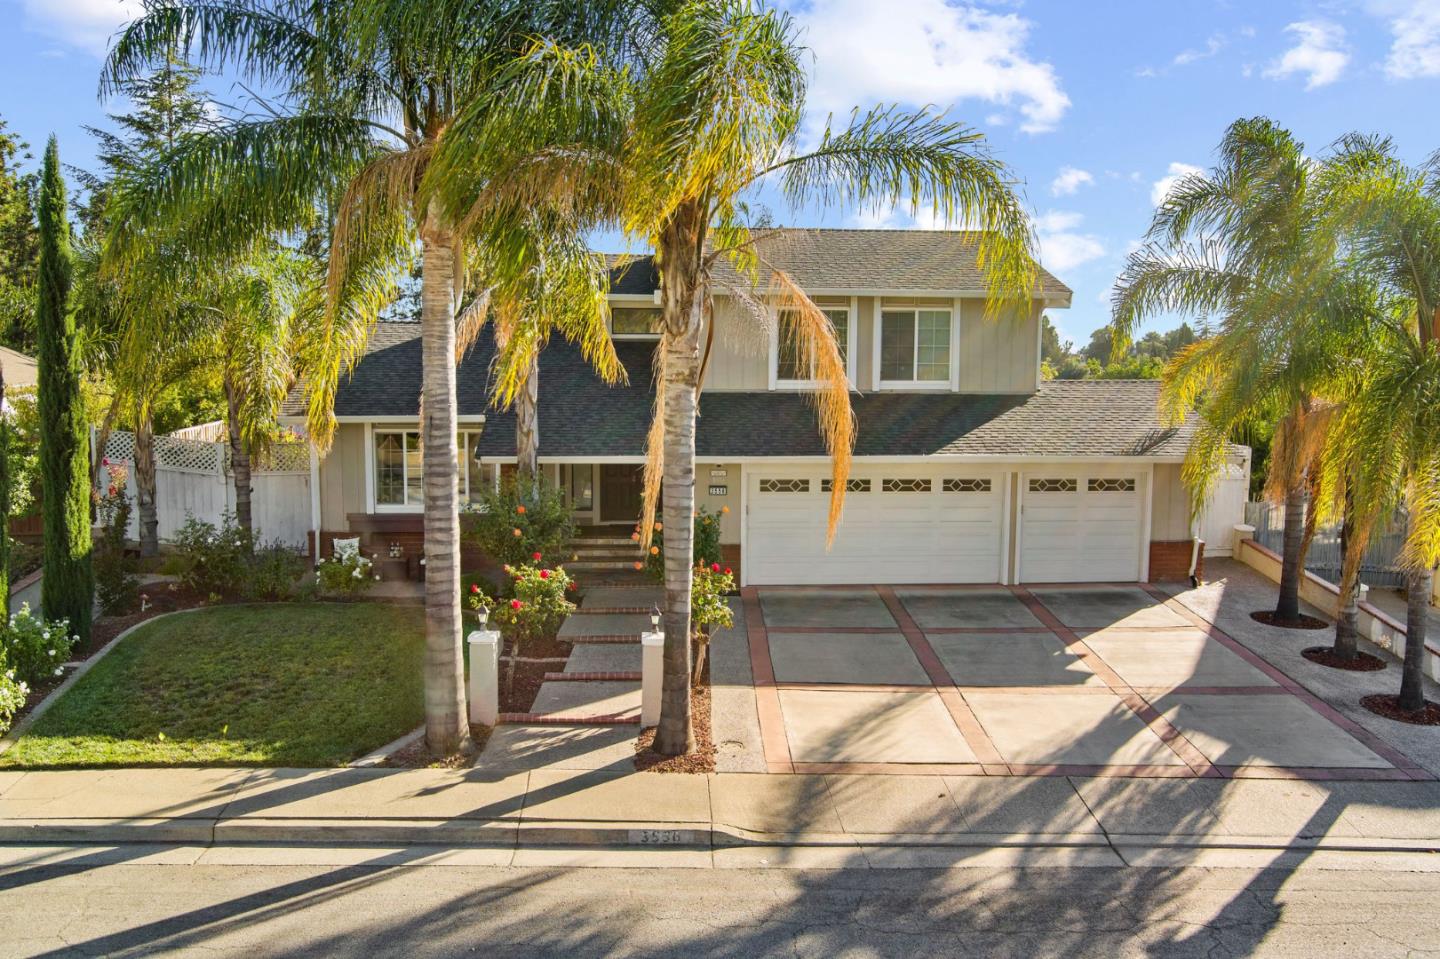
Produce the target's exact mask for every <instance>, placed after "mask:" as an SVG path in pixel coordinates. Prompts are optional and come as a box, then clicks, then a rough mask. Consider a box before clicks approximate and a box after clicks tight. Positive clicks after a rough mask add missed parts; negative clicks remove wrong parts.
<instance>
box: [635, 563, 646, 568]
mask: <svg viewBox="0 0 1440 959" xmlns="http://www.w3.org/2000/svg"><path fill="white" fill-rule="evenodd" d="M635 568H636V569H644V568H645V564H644V563H636V564H635Z"/></svg>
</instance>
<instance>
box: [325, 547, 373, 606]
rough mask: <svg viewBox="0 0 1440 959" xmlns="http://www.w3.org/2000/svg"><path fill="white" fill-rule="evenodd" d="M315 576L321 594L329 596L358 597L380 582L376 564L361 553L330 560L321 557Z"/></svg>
mask: <svg viewBox="0 0 1440 959" xmlns="http://www.w3.org/2000/svg"><path fill="white" fill-rule="evenodd" d="M315 575H316V580H317V581H318V582H319V584H320V592H322V593H324V594H326V595H327V596H358V595H359V594H361V593H364V592H366V591H367V590H369V589H370V588H371V587H372V586H374V585H375V584H376V583H377V582H379V581H380V574H379V573H377V572H375V564H374V563H372V562H371V561H370V559H369V558H368V557H366V556H361V555H360V554H359V553H355V554H353V555H350V556H346V557H343V558H341V557H334V558H332V559H329V560H327V559H325V558H324V557H321V559H320V561H319V562H318V563H316V564H315Z"/></svg>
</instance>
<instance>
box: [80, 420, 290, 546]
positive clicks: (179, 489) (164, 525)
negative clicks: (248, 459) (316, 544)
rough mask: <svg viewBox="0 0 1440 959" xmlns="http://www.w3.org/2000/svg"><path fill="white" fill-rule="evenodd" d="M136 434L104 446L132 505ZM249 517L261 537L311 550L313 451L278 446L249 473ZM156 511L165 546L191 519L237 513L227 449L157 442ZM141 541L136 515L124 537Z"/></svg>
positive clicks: (173, 439)
mask: <svg viewBox="0 0 1440 959" xmlns="http://www.w3.org/2000/svg"><path fill="white" fill-rule="evenodd" d="M134 457H135V434H134V433H129V432H126V431H123V430H116V431H114V432H112V433H111V434H110V439H109V441H108V442H107V443H106V445H105V453H104V458H105V459H106V460H108V461H109V462H110V463H112V464H117V465H120V466H123V467H124V468H125V470H126V473H127V475H128V476H129V477H131V479H130V480H129V484H130V498H131V502H132V504H133V503H134V490H135V485H134V478H133V477H134V475H135V462H134ZM250 485H251V489H252V492H251V496H250V502H251V512H252V518H253V522H254V526H255V531H256V535H257V537H258V538H259V539H260V540H261V541H263V542H270V541H272V540H279V541H281V542H283V543H285V544H286V545H288V546H292V547H294V548H295V549H297V550H303V549H305V548H306V546H307V542H308V539H307V534H308V532H309V530H310V448H309V446H308V445H307V444H305V443H277V444H276V445H275V446H274V447H273V448H272V450H271V451H270V453H269V454H268V455H267V456H266V457H264V461H263V462H256V463H255V465H254V467H253V469H252V471H251V480H250ZM155 507H156V514H157V518H158V519H159V521H160V529H159V536H160V541H161V542H169V541H170V540H173V539H174V538H175V533H176V531H178V530H179V529H180V527H181V526H184V525H185V522H186V520H188V519H189V518H190V517H191V516H194V517H195V518H196V519H199V520H204V521H206V522H208V523H216V524H218V523H219V522H220V517H221V514H223V513H225V512H227V511H228V512H231V513H233V512H234V511H235V483H234V480H233V478H232V476H231V474H230V464H229V448H228V446H227V445H226V444H225V443H224V442H218V443H211V442H204V441H201V440H193V439H185V438H182V437H177V436H157V437H155ZM126 535H127V536H129V537H130V538H131V539H138V538H139V535H140V523H139V516H138V514H137V513H136V512H135V511H134V510H132V511H131V514H130V527H129V529H128V531H127V533H126Z"/></svg>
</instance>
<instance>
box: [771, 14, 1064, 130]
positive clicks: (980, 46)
mask: <svg viewBox="0 0 1440 959" xmlns="http://www.w3.org/2000/svg"><path fill="white" fill-rule="evenodd" d="M792 12H793V13H794V15H795V18H796V20H797V22H798V23H799V24H800V26H801V27H802V28H803V30H804V41H805V43H806V45H807V46H809V47H810V49H812V50H814V51H815V77H814V81H813V83H812V84H811V88H810V107H811V109H812V110H814V111H815V112H816V115H817V116H821V117H823V116H825V115H826V114H827V113H834V114H835V115H836V116H837V117H839V116H844V115H846V114H848V113H849V111H850V109H851V108H852V107H854V106H856V105H864V104H869V103H875V102H887V101H898V102H900V103H907V104H926V103H934V104H938V105H940V106H941V107H945V106H948V105H950V104H954V103H958V102H960V101H964V100H980V101H982V102H984V103H987V104H992V105H998V106H1002V107H1005V108H1007V109H1010V110H1018V112H1019V114H1020V129H1022V130H1024V131H1025V132H1027V133H1039V132H1043V131H1046V130H1051V129H1054V127H1055V126H1056V124H1058V123H1059V122H1060V119H1061V117H1063V116H1064V115H1065V111H1066V110H1067V109H1068V108H1069V106H1070V98H1069V97H1068V96H1066V95H1065V91H1064V90H1063V89H1062V88H1061V85H1060V78H1059V77H1058V76H1057V75H1056V73H1055V68H1054V67H1053V66H1052V65H1051V64H1049V63H1046V62H1043V61H1040V60H1037V59H1035V58H1033V57H1032V56H1031V55H1030V54H1029V53H1028V52H1027V50H1026V43H1027V41H1028V39H1029V34H1030V26H1031V25H1030V21H1028V20H1025V19H1024V18H1022V17H1020V16H1019V15H1018V14H1014V13H997V12H994V11H991V10H985V9H981V8H979V7H976V6H973V5H970V4H966V3H954V2H947V0H891V2H888V3H874V2H872V0H812V2H810V3H808V4H806V5H804V6H799V5H798V3H797V4H796V8H795V9H794V10H793V11H792Z"/></svg>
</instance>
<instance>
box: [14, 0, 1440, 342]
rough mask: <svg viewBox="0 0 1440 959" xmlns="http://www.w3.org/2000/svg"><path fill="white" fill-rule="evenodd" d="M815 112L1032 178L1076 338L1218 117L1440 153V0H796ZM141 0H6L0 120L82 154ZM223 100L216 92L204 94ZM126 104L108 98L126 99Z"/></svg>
mask: <svg viewBox="0 0 1440 959" xmlns="http://www.w3.org/2000/svg"><path fill="white" fill-rule="evenodd" d="M787 6H789V8H790V9H791V11H792V13H793V14H794V15H795V17H796V19H797V20H798V21H799V23H800V26H801V28H802V29H803V31H804V32H805V36H806V38H807V42H808V44H809V46H810V47H811V49H812V51H813V54H814V61H815V62H814V76H813V78H812V86H811V95H810V104H811V107H812V109H813V111H814V113H815V118H816V119H817V121H818V120H819V119H823V116H824V114H825V113H826V112H828V111H834V112H835V113H836V114H837V115H843V114H845V113H846V112H848V109H849V108H850V107H851V106H854V105H859V106H861V107H867V106H869V105H871V104H873V103H876V102H900V103H905V104H910V105H921V104H926V103H933V104H937V105H939V106H943V107H946V108H948V109H949V110H950V112H951V115H952V116H954V117H956V118H960V119H963V120H965V121H966V122H968V123H970V124H972V125H974V126H976V127H978V128H979V129H981V130H983V131H984V132H985V133H986V134H987V135H988V136H989V138H990V142H991V146H992V148H993V149H994V150H995V151H996V152H997V153H998V154H999V155H1000V156H1001V157H1002V158H1003V159H1004V160H1005V161H1006V162H1008V163H1009V164H1010V165H1011V166H1012V167H1013V168H1014V170H1015V171H1016V173H1017V174H1018V175H1019V177H1020V178H1021V179H1022V180H1023V181H1024V191H1025V195H1026V197H1027V200H1028V202H1029V204H1030V205H1031V207H1032V208H1033V209H1034V211H1035V214H1036V217H1037V224H1038V227H1039V235H1040V242H1041V249H1042V259H1043V260H1044V262H1045V264H1046V265H1047V266H1048V267H1049V268H1050V269H1051V270H1052V272H1054V273H1056V274H1057V275H1059V276H1060V277H1061V279H1063V280H1065V281H1066V282H1067V283H1068V284H1069V285H1070V286H1071V287H1073V288H1074V290H1075V301H1074V306H1073V308H1072V309H1070V310H1066V311H1058V312H1055V313H1054V314H1052V315H1053V316H1054V318H1055V320H1056V321H1057V325H1058V326H1059V327H1060V329H1061V332H1062V334H1063V335H1064V336H1065V337H1067V338H1070V339H1073V340H1075V341H1076V342H1077V344H1081V345H1083V344H1084V343H1085V342H1088V340H1089V335H1090V331H1091V330H1093V329H1095V328H1096V327H1098V326H1100V325H1103V324H1104V323H1105V321H1106V319H1107V316H1108V306H1107V303H1108V296H1109V290H1110V287H1111V283H1112V281H1113V279H1114V277H1115V274H1116V272H1117V271H1118V270H1119V268H1120V266H1121V263H1122V262H1123V260H1124V257H1125V255H1126V253H1127V251H1128V250H1129V249H1131V248H1132V247H1133V245H1134V244H1135V243H1136V242H1137V241H1138V239H1139V238H1140V237H1141V235H1142V234H1143V232H1144V230H1145V227H1146V225H1147V223H1148V222H1149V217H1150V212H1151V210H1152V209H1153V207H1154V201H1155V197H1156V196H1157V195H1159V194H1161V193H1163V190H1164V184H1165V180H1166V178H1167V177H1169V176H1173V175H1174V174H1175V173H1176V172H1181V171H1183V170H1185V169H1187V168H1189V167H1197V166H1198V167H1203V166H1207V165H1208V164H1209V163H1210V160H1211V156H1212V151H1213V149H1214V146H1215V144H1216V143H1217V142H1218V140H1219V138H1220V135H1221V133H1222V131H1223V130H1224V128H1225V126H1226V125H1227V124H1228V123H1230V122H1231V121H1233V120H1234V119H1236V118H1237V117H1241V116H1253V115H1257V114H1265V115H1268V116H1270V117H1272V118H1274V119H1275V120H1277V121H1279V122H1280V123H1282V124H1284V125H1286V126H1288V127H1289V128H1290V129H1292V130H1294V131H1295V133H1296V134H1297V135H1298V136H1299V137H1300V138H1301V139H1303V140H1304V141H1306V143H1307V144H1308V145H1309V148H1310V149H1311V150H1312V151H1315V152H1320V151H1322V150H1323V149H1324V147H1325V146H1326V145H1327V144H1328V143H1330V142H1331V141H1333V140H1334V139H1336V138H1337V137H1339V136H1340V135H1342V134H1344V133H1346V132H1348V131H1351V130H1361V131H1365V132H1380V133H1387V134H1390V135H1392V136H1393V137H1394V138H1395V140H1396V142H1397V143H1398V144H1399V147H1400V149H1401V152H1402V153H1403V154H1404V155H1405V156H1406V157H1408V158H1409V159H1412V160H1415V161H1419V160H1421V159H1423V158H1424V157H1426V156H1428V155H1429V154H1430V153H1431V152H1432V151H1434V150H1436V149H1440V131H1437V129H1436V126H1435V119H1436V115H1437V111H1436V104H1437V103H1440V0H1314V2H1309V0H1251V2H1239V0H1236V2H1230V0H1189V2H1178V0H1150V2H1143V0H1104V2H1074V0H1071V2H1065V0H1026V2H1002V0H995V2H988V3H984V2H977V3H958V2H949V3H947V2H945V0H804V2H790V3H788V4H787ZM138 8H139V3H138V2H136V0H0V11H3V13H4V15H5V19H6V20H7V21H8V22H9V24H10V27H9V28H8V29H7V30H5V31H4V32H3V33H0V90H3V91H4V93H3V94H0V117H3V118H4V119H5V120H6V121H7V123H8V124H9V126H10V128H11V129H12V130H14V131H16V132H18V133H19V134H20V135H22V136H23V137H25V138H26V139H28V140H29V141H30V142H31V143H32V145H34V147H35V149H36V150H37V151H38V149H39V148H40V146H41V145H42V144H43V142H44V138H45V137H46V136H47V135H48V134H49V133H50V132H52V131H54V132H56V133H57V134H59V136H60V139H61V149H62V154H63V155H64V156H65V158H66V160H67V161H68V162H71V163H75V164H79V165H82V166H84V165H87V164H89V163H90V162H91V160H92V157H93V153H92V148H91V144H90V142H89V140H88V138H87V137H85V135H84V134H83V132H82V131H81V127H82V126H83V125H85V124H96V123H102V122H103V114H104V112H105V109H106V107H105V105H103V104H101V103H100V102H99V101H98V100H97V97H96V76H97V70H98V66H99V63H100V56H101V55H102V53H103V50H104V48H105V43H106V40H107V38H108V37H109V36H110V35H111V34H112V33H113V32H114V30H115V29H116V28H117V27H118V26H119V25H120V24H121V23H123V22H125V21H126V20H128V19H130V18H131V17H133V16H134V15H135V13H136V12H137V10H138ZM212 90H213V92H214V93H215V95H216V96H217V98H219V99H221V100H225V99H228V98H230V97H231V96H232V91H230V90H229V89H227V88H226V87H225V86H224V85H223V84H220V85H217V86H215V87H213V88H212ZM121 106H123V105H121V104H115V105H112V108H116V109H118V108H119V107H121ZM775 213H776V217H777V219H778V220H779V221H780V222H782V223H785V224H791V225H824V226H895V227H912V226H918V227H928V226H936V225H937V224H934V223H932V222H930V221H929V220H928V218H926V217H924V216H923V215H922V216H921V217H920V218H919V219H918V220H917V219H916V218H913V217H911V216H910V215H909V214H908V211H904V210H901V211H865V212H862V213H854V212H851V213H835V212H830V213H823V212H821V211H814V210H802V211H789V210H784V209H777V210H776V211H775Z"/></svg>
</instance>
